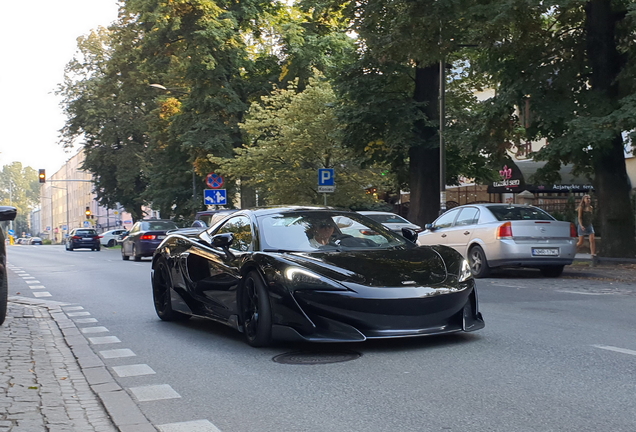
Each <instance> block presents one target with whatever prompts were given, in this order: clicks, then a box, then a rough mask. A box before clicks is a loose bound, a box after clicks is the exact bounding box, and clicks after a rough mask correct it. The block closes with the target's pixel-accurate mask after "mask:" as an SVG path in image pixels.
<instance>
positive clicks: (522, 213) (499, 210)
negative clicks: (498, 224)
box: [488, 205, 554, 221]
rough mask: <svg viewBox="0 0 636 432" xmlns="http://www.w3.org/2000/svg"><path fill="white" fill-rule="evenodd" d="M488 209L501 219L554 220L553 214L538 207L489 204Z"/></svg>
mask: <svg viewBox="0 0 636 432" xmlns="http://www.w3.org/2000/svg"><path fill="white" fill-rule="evenodd" d="M488 210H490V212H491V213H492V214H493V215H494V216H495V217H496V218H497V220H500V221H511V220H554V218H553V217H552V216H550V215H549V214H548V213H546V212H544V211H543V210H541V209H540V208H537V207H529V206H528V207H525V206H524V207H516V206H514V207H513V206H506V205H500V206H488Z"/></svg>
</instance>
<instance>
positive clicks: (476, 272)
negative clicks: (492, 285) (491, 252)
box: [468, 246, 490, 278]
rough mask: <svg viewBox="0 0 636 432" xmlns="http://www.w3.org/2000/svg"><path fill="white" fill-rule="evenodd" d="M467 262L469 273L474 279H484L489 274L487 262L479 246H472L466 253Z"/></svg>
mask: <svg viewBox="0 0 636 432" xmlns="http://www.w3.org/2000/svg"><path fill="white" fill-rule="evenodd" d="M468 262H469V264H470V271H471V272H472V273H473V276H474V277H476V278H484V277H486V276H488V275H489V274H490V267H489V266H488V260H487V259H486V254H485V253H484V250H483V249H482V248H481V246H473V248H472V249H471V250H470V252H469V253H468Z"/></svg>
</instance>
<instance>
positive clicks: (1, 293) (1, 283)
mask: <svg viewBox="0 0 636 432" xmlns="http://www.w3.org/2000/svg"><path fill="white" fill-rule="evenodd" d="M8 301H9V282H8V279H7V274H6V273H4V274H3V275H2V277H0V325H2V323H3V322H4V319H5V318H6V317H7V302H8Z"/></svg>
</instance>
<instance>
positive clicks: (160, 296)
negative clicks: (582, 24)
mask: <svg viewBox="0 0 636 432" xmlns="http://www.w3.org/2000/svg"><path fill="white" fill-rule="evenodd" d="M170 288H172V279H171V278H170V269H169V268H168V262H167V261H166V260H165V258H159V260H157V263H156V264H155V267H154V271H153V276H152V299H153V301H154V304H155V311H156V312H157V316H158V317H159V318H161V319H162V320H164V321H186V320H188V319H190V315H186V314H183V313H181V312H177V311H174V310H172V304H171V303H170Z"/></svg>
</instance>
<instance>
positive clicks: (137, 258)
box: [132, 245, 141, 261]
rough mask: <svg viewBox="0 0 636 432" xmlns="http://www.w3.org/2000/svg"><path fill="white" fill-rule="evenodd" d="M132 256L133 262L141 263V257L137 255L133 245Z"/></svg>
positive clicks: (135, 247)
mask: <svg viewBox="0 0 636 432" xmlns="http://www.w3.org/2000/svg"><path fill="white" fill-rule="evenodd" d="M132 256H133V258H134V259H135V261H141V256H139V255H137V246H135V245H133V247H132Z"/></svg>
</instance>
